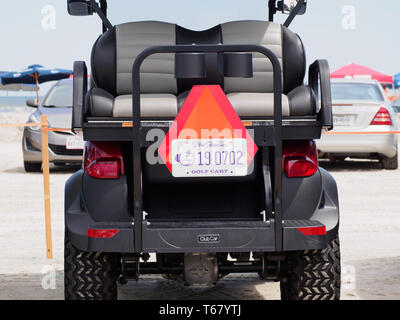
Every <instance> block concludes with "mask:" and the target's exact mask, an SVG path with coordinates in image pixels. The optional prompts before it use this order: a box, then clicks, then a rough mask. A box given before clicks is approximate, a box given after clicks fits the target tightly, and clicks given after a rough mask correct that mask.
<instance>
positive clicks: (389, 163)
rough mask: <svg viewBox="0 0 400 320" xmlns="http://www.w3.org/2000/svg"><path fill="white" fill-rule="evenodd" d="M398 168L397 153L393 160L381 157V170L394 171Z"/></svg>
mask: <svg viewBox="0 0 400 320" xmlns="http://www.w3.org/2000/svg"><path fill="white" fill-rule="evenodd" d="M398 167H399V162H398V152H396V155H395V156H394V157H393V158H387V157H382V168H383V169H387V170H396V169H397V168H398Z"/></svg>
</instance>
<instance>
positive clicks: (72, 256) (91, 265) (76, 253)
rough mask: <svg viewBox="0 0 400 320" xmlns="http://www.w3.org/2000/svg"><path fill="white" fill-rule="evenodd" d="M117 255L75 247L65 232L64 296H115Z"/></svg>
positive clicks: (68, 298) (112, 297)
mask: <svg viewBox="0 0 400 320" xmlns="http://www.w3.org/2000/svg"><path fill="white" fill-rule="evenodd" d="M119 265H120V261H119V255H118V254H115V253H101V252H85V251H81V250H79V249H77V248H75V247H74V246H73V245H72V243H71V242H70V240H69V237H68V235H67V232H66V233H65V246H64V293H65V299H66V300H117V298H118V290H117V278H118V275H119Z"/></svg>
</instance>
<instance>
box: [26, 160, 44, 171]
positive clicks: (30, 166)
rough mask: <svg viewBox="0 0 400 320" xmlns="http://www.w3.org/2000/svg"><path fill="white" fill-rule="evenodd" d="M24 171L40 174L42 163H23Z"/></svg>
mask: <svg viewBox="0 0 400 320" xmlns="http://www.w3.org/2000/svg"><path fill="white" fill-rule="evenodd" d="M24 169H25V171H26V172H40V171H41V170H42V163H41V162H27V161H24Z"/></svg>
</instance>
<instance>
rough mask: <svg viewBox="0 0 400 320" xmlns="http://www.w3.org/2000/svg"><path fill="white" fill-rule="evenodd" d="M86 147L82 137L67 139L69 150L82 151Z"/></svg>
mask: <svg viewBox="0 0 400 320" xmlns="http://www.w3.org/2000/svg"><path fill="white" fill-rule="evenodd" d="M84 146H85V142H84V141H83V139H82V137H81V136H71V137H68V138H67V141H66V148H67V149H68V150H82V149H83V148H84Z"/></svg>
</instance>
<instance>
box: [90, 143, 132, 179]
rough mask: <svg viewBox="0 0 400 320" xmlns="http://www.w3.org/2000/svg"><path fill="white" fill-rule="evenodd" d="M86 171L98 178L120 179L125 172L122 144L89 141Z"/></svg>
mask: <svg viewBox="0 0 400 320" xmlns="http://www.w3.org/2000/svg"><path fill="white" fill-rule="evenodd" d="M84 170H85V172H86V173H87V174H88V175H89V176H91V177H93V178H97V179H118V178H119V177H120V175H121V174H125V172H124V160H123V157H122V150H121V146H120V144H118V143H114V142H87V143H86V146H85V160H84Z"/></svg>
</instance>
